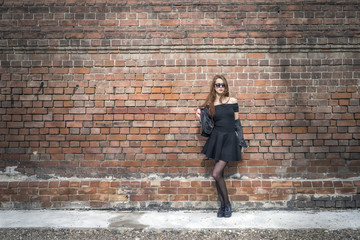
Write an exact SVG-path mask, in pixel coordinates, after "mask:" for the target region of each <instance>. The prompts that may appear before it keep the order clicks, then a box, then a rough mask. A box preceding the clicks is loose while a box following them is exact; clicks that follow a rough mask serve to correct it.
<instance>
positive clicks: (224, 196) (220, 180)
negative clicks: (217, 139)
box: [212, 160, 230, 206]
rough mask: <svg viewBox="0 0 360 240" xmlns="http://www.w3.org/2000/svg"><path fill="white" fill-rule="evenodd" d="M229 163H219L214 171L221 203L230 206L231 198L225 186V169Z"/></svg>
mask: <svg viewBox="0 0 360 240" xmlns="http://www.w3.org/2000/svg"><path fill="white" fill-rule="evenodd" d="M226 164H227V162H225V161H222V160H220V161H217V162H216V163H215V166H214V170H213V175H212V176H213V178H214V179H215V181H216V189H217V191H218V195H219V200H220V202H221V205H223V204H224V205H225V206H226V205H227V206H228V205H230V201H229V196H228V192H227V188H226V184H225V179H224V168H225V167H226Z"/></svg>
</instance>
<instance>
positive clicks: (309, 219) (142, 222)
mask: <svg viewBox="0 0 360 240" xmlns="http://www.w3.org/2000/svg"><path fill="white" fill-rule="evenodd" d="M0 228H55V229H56V228H87V229H89V228H90V229H91V228H102V229H331V230H338V229H360V210H343V211H339V210H336V211H335V210H334V211H324V210H321V211H313V210H312V211H286V210H262V211H250V210H244V211H237V212H234V213H233V216H232V217H231V218H217V217H216V213H215V212H210V211H169V212H155V211H154V212H122V211H108V210H106V211H105V210H89V211H86V210H68V211H67V210H2V211H0Z"/></svg>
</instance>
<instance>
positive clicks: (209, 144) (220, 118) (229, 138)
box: [201, 103, 241, 162]
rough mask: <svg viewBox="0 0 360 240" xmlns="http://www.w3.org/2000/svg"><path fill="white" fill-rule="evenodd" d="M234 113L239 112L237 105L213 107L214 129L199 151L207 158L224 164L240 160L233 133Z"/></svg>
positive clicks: (239, 150) (237, 143)
mask: <svg viewBox="0 0 360 240" xmlns="http://www.w3.org/2000/svg"><path fill="white" fill-rule="evenodd" d="M235 112H239V106H238V104H237V103H233V104H220V105H216V106H215V116H214V118H213V119H214V128H213V130H212V132H211V134H210V136H209V138H208V139H207V141H206V143H205V145H204V147H203V150H202V151H201V152H202V153H204V154H205V155H206V156H207V157H208V158H211V159H214V160H215V161H219V160H223V161H225V162H232V161H240V160H241V146H240V145H239V140H238V138H237V136H236V133H235Z"/></svg>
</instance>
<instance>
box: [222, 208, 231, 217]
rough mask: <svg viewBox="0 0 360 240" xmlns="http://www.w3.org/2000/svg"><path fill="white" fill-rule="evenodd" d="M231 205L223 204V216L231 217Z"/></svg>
mask: <svg viewBox="0 0 360 240" xmlns="http://www.w3.org/2000/svg"><path fill="white" fill-rule="evenodd" d="M231 212H232V210H231V205H225V209H224V217H226V218H229V217H231Z"/></svg>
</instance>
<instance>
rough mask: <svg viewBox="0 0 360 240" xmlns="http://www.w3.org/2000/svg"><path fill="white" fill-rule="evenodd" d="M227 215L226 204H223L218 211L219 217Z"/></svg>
mask: <svg viewBox="0 0 360 240" xmlns="http://www.w3.org/2000/svg"><path fill="white" fill-rule="evenodd" d="M224 216H225V206H221V207H220V208H219V210H218V212H217V217H218V218H222V217H224Z"/></svg>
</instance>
